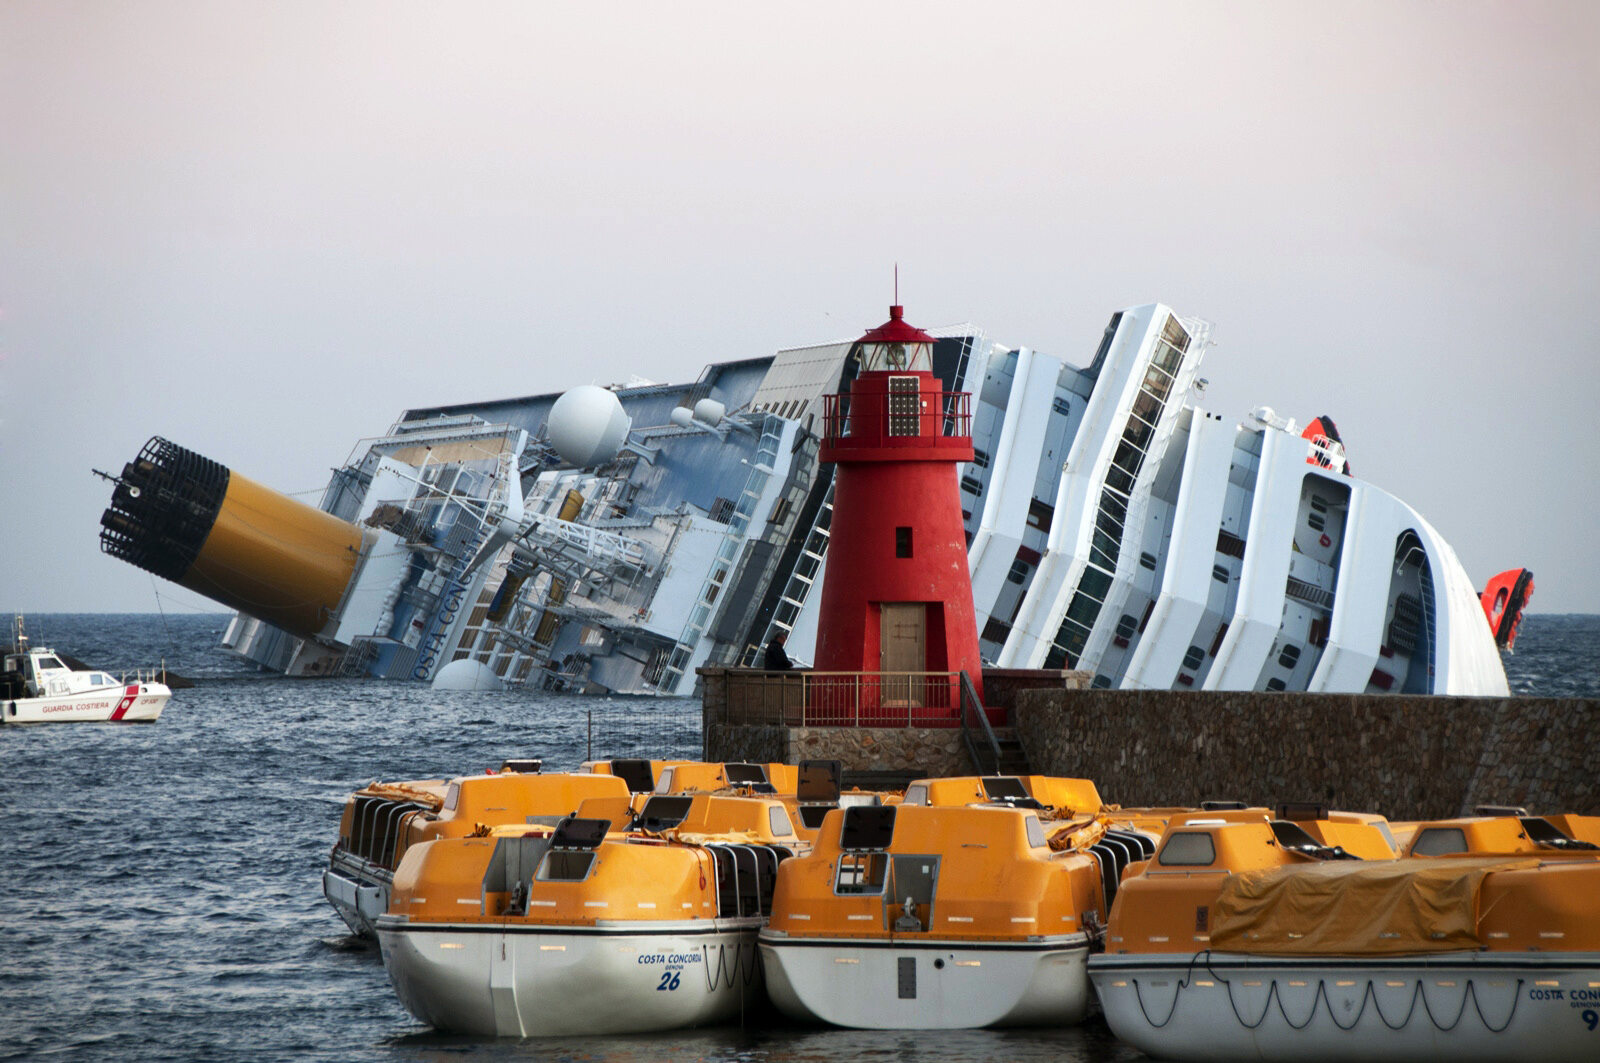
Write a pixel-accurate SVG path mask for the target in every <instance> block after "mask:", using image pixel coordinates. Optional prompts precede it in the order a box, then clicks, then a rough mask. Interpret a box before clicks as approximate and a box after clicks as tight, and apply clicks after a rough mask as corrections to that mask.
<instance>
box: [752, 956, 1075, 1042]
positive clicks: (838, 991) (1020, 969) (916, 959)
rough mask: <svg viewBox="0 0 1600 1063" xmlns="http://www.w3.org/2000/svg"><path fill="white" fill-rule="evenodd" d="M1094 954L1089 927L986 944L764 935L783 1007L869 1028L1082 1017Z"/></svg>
mask: <svg viewBox="0 0 1600 1063" xmlns="http://www.w3.org/2000/svg"><path fill="white" fill-rule="evenodd" d="M1088 956H1089V947H1088V942H1087V940H1086V939H1085V938H1084V937H1083V936H1082V935H1074V936H1072V937H1068V938H1059V939H1052V940H1050V941H1045V942H1028V943H1023V944H1017V945H985V946H983V947H974V946H973V945H972V944H971V943H968V942H951V941H946V942H916V943H915V944H909V945H908V944H905V943H902V942H884V943H882V944H865V943H863V942H860V941H826V940H823V941H816V940H808V941H806V942H804V943H803V944H802V943H796V942H792V941H791V942H785V941H783V939H781V938H775V937H773V936H771V935H767V934H763V935H762V938H761V962H762V967H763V968H764V969H765V972H766V980H767V995H768V996H769V997H771V998H772V1001H773V1003H774V1004H776V1005H777V1006H778V1008H779V1009H780V1010H781V1011H783V1013H784V1014H786V1015H788V1016H789V1017H791V1018H794V1019H799V1020H801V1021H807V1022H825V1023H831V1024H833V1025H835V1026H848V1027H853V1028H856V1029H863V1030H955V1029H972V1028H977V1027H983V1026H1045V1025H1070V1024H1073V1023H1077V1022H1080V1021H1082V1019H1083V1017H1084V1015H1085V1013H1086V1012H1087V1011H1088V1007H1089V982H1088V978H1087V976H1086V961H1087V959H1088Z"/></svg>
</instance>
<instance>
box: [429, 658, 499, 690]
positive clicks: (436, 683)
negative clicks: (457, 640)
mask: <svg viewBox="0 0 1600 1063" xmlns="http://www.w3.org/2000/svg"><path fill="white" fill-rule="evenodd" d="M505 688H506V683H505V680H503V679H501V678H500V677H499V676H497V675H495V674H494V669H493V668H490V667H489V666H488V665H486V664H484V663H483V662H482V661H474V660H473V659H472V658H470V657H463V658H462V659H461V660H459V661H451V662H450V663H449V664H447V665H445V666H444V667H443V668H441V669H439V674H438V675H436V676H434V677H433V689H435V690H504V689H505Z"/></svg>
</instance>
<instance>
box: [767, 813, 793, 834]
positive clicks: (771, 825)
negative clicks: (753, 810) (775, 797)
mask: <svg viewBox="0 0 1600 1063" xmlns="http://www.w3.org/2000/svg"><path fill="white" fill-rule="evenodd" d="M767 827H768V829H770V830H771V831H772V836H773V837H774V838H787V837H789V836H791V835H793V834H794V824H793V823H792V822H790V820H789V813H788V812H786V811H784V808H783V806H782V805H768V806H767Z"/></svg>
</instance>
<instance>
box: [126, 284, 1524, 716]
mask: <svg viewBox="0 0 1600 1063" xmlns="http://www.w3.org/2000/svg"><path fill="white" fill-rule="evenodd" d="M1210 332H1211V330H1210V326H1209V325H1208V324H1206V323H1205V322H1203V321H1200V320H1197V319H1193V318H1186V317H1180V316H1179V315H1178V314H1177V313H1176V312H1174V311H1173V310H1172V309H1171V308H1169V307H1167V306H1164V305H1162V304H1159V303H1152V304H1148V305H1144V306H1137V307H1131V308H1129V309H1126V310H1123V311H1119V312H1118V313H1116V314H1114V315H1113V316H1112V318H1111V321H1110V323H1109V324H1108V325H1107V327H1106V328H1105V330H1104V333H1103V335H1102V336H1100V337H1099V340H1098V344H1097V346H1096V347H1095V348H1094V350H1093V351H1092V355H1091V357H1090V358H1089V360H1088V362H1087V364H1086V365H1084V366H1082V367H1077V366H1073V365H1070V364H1068V363H1067V362H1066V361H1064V360H1062V359H1060V358H1058V357H1055V356H1052V355H1049V354H1046V353H1044V352H1041V351H1035V350H1033V349H1032V348H1029V347H1026V346H1016V345H1012V344H1008V343H1002V342H998V341H996V340H993V339H991V338H990V337H989V336H988V335H987V334H986V333H985V332H983V331H982V330H980V329H977V328H975V327H972V326H969V325H958V326H953V327H948V328H943V329H932V330H930V334H931V335H932V336H933V337H934V343H933V348H932V358H931V361H932V369H933V372H934V374H935V376H937V377H938V378H939V380H940V382H941V384H942V385H943V389H944V392H945V393H947V394H948V395H949V396H951V398H950V399H949V400H948V401H950V402H956V401H958V400H959V401H960V402H962V403H970V405H969V406H964V407H963V409H969V410H970V429H971V436H972V440H973V448H974V454H973V459H972V461H971V462H969V463H966V464H965V465H963V466H962V467H961V472H960V495H961V503H962V520H963V525H964V527H963V530H964V533H965V536H966V538H967V546H968V550H967V556H968V563H969V567H970V570H971V577H972V587H973V595H974V603H973V604H974V607H975V609H976V616H977V626H978V631H979V637H980V651H981V654H982V657H983V659H984V661H985V662H986V663H988V664H992V665H995V666H998V667H1002V668H1051V669H1058V668H1072V669H1078V670H1082V671H1086V672H1088V673H1090V674H1091V676H1092V685H1093V686H1095V687H1115V688H1124V689H1194V690H1201V689H1205V690H1261V691H1269V690H1291V691H1293V690H1309V691H1327V692H1355V693H1360V692H1369V693H1378V692H1391V693H1411V694H1462V695H1505V694H1507V693H1508V688H1507V685H1506V679H1505V672H1504V669H1503V667H1502V665H1501V661H1500V652H1499V649H1498V648H1497V645H1496V640H1497V638H1498V639H1500V640H1501V642H1502V643H1503V644H1505V645H1507V646H1509V644H1510V639H1511V638H1513V637H1514V635H1515V631H1516V623H1517V621H1516V617H1517V616H1518V615H1520V610H1521V608H1522V607H1523V606H1525V605H1526V604H1527V601H1528V596H1529V595H1530V594H1531V591H1532V578H1531V576H1529V575H1526V574H1524V575H1525V576H1526V578H1520V579H1514V580H1513V585H1512V586H1510V587H1508V588H1506V589H1505V593H1504V594H1501V593H1500V590H1501V587H1500V585H1498V584H1497V585H1495V586H1494V587H1493V589H1492V590H1491V591H1488V592H1484V593H1483V594H1482V595H1480V593H1479V591H1478V590H1476V589H1475V584H1474V582H1473V580H1472V579H1471V578H1469V577H1468V575H1467V573H1466V572H1465V570H1464V569H1463V568H1462V565H1461V563H1460V561H1459V560H1458V559H1457V558H1456V555H1455V552H1454V551H1453V550H1452V549H1451V548H1450V546H1449V544H1448V543H1447V542H1446V541H1445V539H1444V537H1443V536H1441V535H1440V534H1439V532H1438V531H1436V530H1435V529H1434V528H1433V526H1432V525H1431V524H1429V523H1428V521H1426V520H1425V519H1424V518H1423V517H1422V516H1421V515H1420V514H1419V513H1417V512H1416V511H1415V510H1414V509H1412V508H1411V507H1410V506H1408V505H1407V504H1406V503H1404V502H1403V501H1401V500H1400V499H1398V498H1396V497H1394V496H1393V495H1391V494H1389V493H1388V492H1387V491H1385V490H1384V489H1383V488H1381V487H1380V486H1378V485H1377V484H1376V483H1373V482H1370V481H1367V480H1363V479H1360V478H1358V477H1356V476H1355V475H1353V474H1352V472H1351V468H1350V463H1349V461H1348V460H1347V458H1346V456H1345V448H1344V443H1343V441H1342V440H1341V437H1340V434H1339V432H1338V430H1337V429H1336V428H1335V427H1334V424H1333V421H1332V419H1331V418H1329V417H1326V416H1323V417H1318V418H1316V419H1314V420H1313V421H1312V422H1311V423H1310V424H1309V425H1308V426H1305V427H1303V428H1302V427H1301V426H1299V425H1297V424H1296V423H1295V422H1294V421H1292V420H1290V419H1289V418H1287V417H1284V416H1281V415H1279V414H1277V413H1275V412H1274V411H1272V410H1271V409H1269V408H1267V407H1259V408H1257V409H1255V410H1254V411H1252V412H1251V413H1250V414H1249V415H1248V416H1246V417H1244V418H1242V419H1237V418H1233V417H1227V416H1224V415H1222V414H1219V413H1217V412H1214V411H1211V410H1208V409H1206V408H1205V407H1204V406H1203V405H1201V401H1202V399H1203V397H1204V390H1205V381H1204V380H1202V379H1201V378H1200V376H1199V369H1200V363H1201V359H1202V355H1203V354H1204V352H1205V350H1206V349H1207V347H1208V346H1209V344H1210ZM860 352H861V346H860V344H859V342H857V341H848V340H847V341H841V342H834V343H822V344H815V345H809V346H801V347H792V348H787V349H784V350H780V351H778V352H777V353H776V354H771V355H766V356H762V357H754V358H747V359H743V360H740V361H731V362H722V363H718V364H714V365H710V366H708V367H707V368H706V369H705V371H704V372H703V373H702V374H701V376H700V377H699V379H698V380H695V381H693V382H691V383H685V384H659V383H654V382H650V381H643V380H634V381H631V382H629V383H627V384H620V385H616V386H613V387H610V388H598V387H593V386H584V387H580V388H575V389H573V390H572V391H569V392H566V393H564V394H559V395H558V394H541V395H530V396H526V397H522V398H502V399H490V400H485V401H482V402H468V403H460V404H455V405H450V406H423V407H418V408H416V409H411V410H407V411H405V412H404V413H403V414H401V416H400V418H399V419H398V420H397V421H396V422H395V423H394V424H393V425H392V426H391V427H390V428H389V430H388V431H387V432H386V433H384V434H383V435H381V436H379V437H377V438H372V439H367V440H363V441H362V442H360V443H359V444H357V446H356V448H355V450H354V451H353V453H352V454H351V455H350V457H349V459H348V460H347V461H345V462H344V463H343V464H342V465H340V466H339V467H338V468H337V469H336V470H335V471H334V474H333V477H332V479H331V480H330V482H329V484H328V486H327V489H326V491H325V492H324V495H323V497H322V500H321V504H320V509H317V508H313V507H310V506H306V505H303V504H300V503H297V502H294V501H293V500H291V499H288V498H287V497H285V496H282V495H279V494H277V493H276V492H272V491H270V490H269V489H267V488H264V487H261V486H260V485H257V484H254V483H252V482H250V481H248V480H246V479H245V478H244V477H242V476H240V475H238V474H236V473H233V472H232V471H231V470H229V469H228V468H226V467H224V466H222V465H220V464H218V463H216V462H212V461H209V460H208V459H206V458H204V457H201V456H200V455H198V454H195V453H193V452H192V451H188V450H185V449H183V448H182V447H179V446H177V445H176V444H173V443H171V442H169V441H167V440H165V439H161V438H155V439H152V440H151V441H150V443H149V444H148V445H147V446H146V447H145V448H144V450H143V451H142V452H141V453H140V454H139V455H138V457H137V458H136V459H135V460H134V461H133V462H131V463H129V464H128V465H127V466H126V467H125V468H124V470H123V471H122V473H121V474H120V475H118V476H114V477H110V478H111V479H113V480H115V481H116V483H117V487H116V490H115V492H114V494H113V497H112V504H111V506H110V508H108V509H107V510H106V512H105V514H104V516H103V517H102V525H103V530H102V533H101V542H102V546H103V548H104V549H105V550H106V551H107V552H108V553H110V554H112V555H113V556H116V557H120V558H123V559H125V560H127V561H129V562H131V563H133V564H136V565H139V566H140V567H143V568H147V569H149V570H150V571H152V572H155V573H157V574H158V575H162V576H164V577H166V578H168V579H171V580H174V581H176V582H178V583H180V584H182V585H184V586H186V587H190V588H192V589H194V590H196V591H198V592H199V593H202V594H206V595H208V596H210V597H212V598H214V599H216V600H218V601H221V602H224V603H225V604H229V605H232V606H233V607H234V608H236V609H238V610H239V613H238V615H237V616H236V617H235V618H234V620H233V622H232V623H230V624H229V626H228V629H227V632H226V634H225V635H224V636H223V644H224V646H226V647H227V648H228V649H230V650H232V651H233V652H235V653H237V654H239V655H241V656H243V657H246V658H248V659H249V660H251V661H254V662H256V663H257V664H259V665H260V666H262V667H264V668H266V669H269V670H273V671H280V672H284V673H287V674H291V675H328V674H347V675H370V676H378V677H388V678H411V679H416V680H424V681H432V680H433V679H434V678H435V677H436V675H437V674H438V672H439V670H440V669H442V668H443V667H444V666H445V665H447V664H450V663H451V662H454V661H457V660H468V659H470V660H472V661H476V662H479V663H481V664H483V665H484V666H485V667H487V668H489V669H491V670H492V671H493V672H494V673H495V674H496V675H498V676H500V677H501V678H503V679H504V680H505V681H507V682H512V683H526V684H533V685H536V686H539V687H543V688H547V689H557V690H574V691H588V692H627V693H654V694H668V695H688V694H692V693H694V692H695V688H696V683H697V675H696V669H697V668H699V667H702V666H707V665H713V666H715V665H721V666H740V665H743V666H757V665H758V664H759V661H760V654H761V650H762V647H764V646H766V645H767V644H768V643H769V642H770V641H771V640H772V639H773V638H774V637H775V636H776V635H778V634H784V635H786V636H787V639H788V641H787V649H788V652H789V653H790V654H791V655H792V656H793V657H795V658H797V659H798V660H801V661H808V660H812V659H814V656H815V649H816V645H817V615H818V609H819V605H820V602H819V599H820V597H821V595H820V594H819V593H816V592H815V588H816V587H817V586H818V585H819V584H820V582H821V580H822V576H823V573H824V570H825V568H826V565H827V558H828V543H829V529H830V524H831V519H832V512H833V467H832V466H831V465H829V464H825V463H823V462H821V461H820V460H819V448H820V443H821V439H820V438H819V437H820V436H821V435H822V434H823V414H824V402H825V398H826V397H827V396H832V395H837V394H840V393H842V392H847V391H848V390H849V385H850V383H851V381H852V380H853V379H854V378H855V375H856V373H857V372H858V370H859V368H860ZM943 413H944V415H945V416H946V417H955V416H957V414H958V411H957V410H956V409H955V407H954V406H952V407H951V408H950V409H948V410H945V411H943ZM964 423H965V422H964ZM1512 571H1513V573H1516V572H1517V571H1519V570H1512ZM1486 613H1487V614H1488V616H1487V617H1486ZM1491 624H1492V629H1491Z"/></svg>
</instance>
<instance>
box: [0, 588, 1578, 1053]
mask: <svg viewBox="0 0 1600 1063" xmlns="http://www.w3.org/2000/svg"><path fill="white" fill-rule="evenodd" d="M225 623H226V618H224V617H219V616H216V615H192V614H190V615H182V616H168V617H163V616H160V615H136V616H59V615H58V616H38V617H30V618H29V633H30V635H31V636H32V638H33V641H34V644H35V645H51V646H53V647H54V648H56V649H58V650H61V651H63V652H65V653H70V654H72V655H74V656H76V657H79V658H81V659H83V660H84V661H86V662H88V663H90V664H92V665H94V666H95V667H99V668H104V669H106V670H109V671H113V672H117V671H120V670H122V669H130V670H131V669H133V668H135V667H142V666H148V665H150V664H152V663H157V662H160V661H162V660H164V661H165V663H166V666H167V667H168V668H170V669H172V670H173V671H175V672H178V673H181V674H183V675H186V676H189V677H191V678H193V679H194V680H196V686H195V687H194V688H193V689H187V690H179V691H177V692H176V693H175V694H174V696H173V699H172V701H171V702H170V703H169V704H168V706H167V709H166V712H165V713H164V714H163V715H162V717H161V719H160V720H159V721H158V722H156V723H154V724H75V725H71V726H58V725H39V726H26V727H12V726H5V727H0V815H3V817H4V818H3V820H0V822H3V823H4V830H5V835H6V837H5V840H4V842H3V844H0V1059H6V1060H8V1059H22V1058H28V1059H33V1058H39V1059H60V1060H74V1059H97V1060H98V1059H115V1060H152V1061H153V1060H163V1061H167V1060H194V1061H201V1060H214V1059H226V1058H249V1059H262V1060H278V1059H304V1060H322V1059H329V1060H442V1059H461V1058H502V1057H508V1056H512V1057H516V1056H528V1057H538V1058H541V1059H558V1060H598V1059H619V1060H629V1059H636V1060H640V1061H647V1060H657V1059H719V1060H741V1061H757V1060H774V1061H780V1060H795V1061H799V1060H846V1061H849V1060H857V1061H861V1060H878V1059H897V1060H899V1059H904V1060H927V1061H940V1060H966V1059H1000V1058H1003V1059H1007V1060H1046V1059H1048V1060H1052V1061H1065V1063H1073V1061H1091V1060H1123V1059H1140V1058H1143V1057H1141V1056H1140V1055H1139V1053H1137V1052H1135V1051H1134V1050H1132V1049H1130V1048H1126V1047H1124V1046H1122V1045H1119V1044H1118V1043H1117V1042H1116V1041H1115V1040H1114V1039H1113V1038H1112V1037H1111V1035H1110V1032H1109V1031H1108V1030H1107V1028H1106V1026H1105V1025H1104V1023H1103V1022H1102V1021H1100V1020H1099V1019H1098V1018H1095V1019H1091V1020H1090V1021H1089V1022H1087V1023H1085V1024H1084V1025H1082V1026H1079V1027H1076V1028H1071V1029H1045V1030H1000V1031H984V1030H976V1031H956V1032H937V1033H931V1032H930V1033H917V1032H863V1031H853V1030H822V1029H814V1028H807V1027H801V1026H796V1025H793V1024H789V1023H786V1022H784V1021H782V1020H781V1019H778V1018H777V1017H775V1016H774V1015H772V1014H771V1013H762V1014H759V1015H757V1014H750V1015H747V1016H745V1021H744V1022H743V1023H742V1024H738V1023H734V1024H729V1025H726V1026H720V1027H714V1028H708V1029H703V1030H691V1031H684V1032H680V1033H670V1034H653V1035H649V1036H640V1037H594V1038H561V1039H545V1040H529V1041H524V1042H517V1041H511V1040H504V1039H501V1040H496V1039H492V1038H471V1037H459V1036H452V1035H443V1034H437V1033H434V1032H433V1031H431V1030H429V1029H428V1028H427V1027H425V1026H423V1025H421V1024H420V1023H418V1022H417V1021H416V1020H414V1019H413V1018H412V1017H411V1016H410V1015H409V1014H408V1013H407V1012H406V1011H405V1009H404V1008H402V1007H401V1006H400V1003H399V1001H398V1000H397V999H396V997H395V994H394V992H393V990H392V989H391V988H390V986H389V980H388V977H387V975H386V974H385V972H384V969H383V964H382V962H381V960H380V959H379V956H378V954H377V951H376V950H375V949H369V948H365V947H361V946H358V945H356V944H355V943H354V942H352V940H351V939H350V938H349V937H348V936H347V934H346V930H345V927H344V924H343V923H341V922H340V921H339V918H338V917H337V916H336V915H335V914H334V913H333V910H332V909H331V908H330V907H329V906H328V904H327V902H326V901H324V900H323V897H322V890H321V872H322V869H323V868H324V867H325V866H326V863H327V857H328V851H329V849H330V847H331V846H332V844H333V842H334V839H335V837H336V836H337V833H338V821H339V813H340V809H341V806H342V803H343V801H344V799H345V797H346V796H347V795H348V794H349V793H350V792H351V791H352V790H354V789H357V788H359V787H360V786H362V785H364V784H365V783H367V782H369V781H371V780H373V779H388V780H393V779H408V778H428V777H438V776H443V775H450V774H461V773H463V772H467V771H471V770H478V769H483V768H490V767H496V766H498V765H499V764H500V762H501V761H502V760H503V759H505V758H507V757H524V756H541V757H543V758H544V760H545V764H546V767H547V769H548V770H567V769H571V768H575V767H576V766H577V765H578V764H579V763H580V762H581V761H582V760H584V759H586V758H588V757H590V756H595V757H601V756H613V755H619V756H626V755H647V754H651V753H653V754H654V755H656V756H683V757H697V756H698V755H699V753H700V748H699V706H698V703H696V702H693V701H690V700H688V699H659V700H657V699H627V698H617V699H610V700H607V699H601V698H580V697H573V696H568V695H557V694H548V693H542V692H536V691H530V690H515V691H507V692H504V693H495V694H484V693H476V694H465V693H439V692H435V691H432V690H430V689H429V688H427V687H426V686H424V685H422V684H415V683H400V682H390V681H376V680H365V681H363V680H294V679H284V678H281V677H275V676H266V675H262V674H260V673H257V672H255V671H254V670H252V669H251V668H250V667H249V666H248V665H245V664H243V663H242V662H239V661H237V660H234V659H232V658H230V657H228V656H227V655H226V654H225V653H223V652H222V651H221V650H220V649H219V648H218V646H217V643H218V640H219V639H220V637H221V634H222V630H223V627H224V624H225ZM1597 660H1600V617H1593V616H1577V617H1543V616H1534V617H1529V618H1527V619H1526V620H1525V621H1524V623H1523V631H1522V637H1521V650H1520V652H1519V653H1518V654H1517V655H1516V656H1515V657H1511V658H1508V659H1507V672H1508V675H1509V677H1510V680H1511V686H1512V689H1513V690H1514V691H1515V692H1517V693H1519V694H1527V695H1534V696H1577V697H1597V696H1600V681H1597V678H1596V676H1597V669H1596V662H1597Z"/></svg>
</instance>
